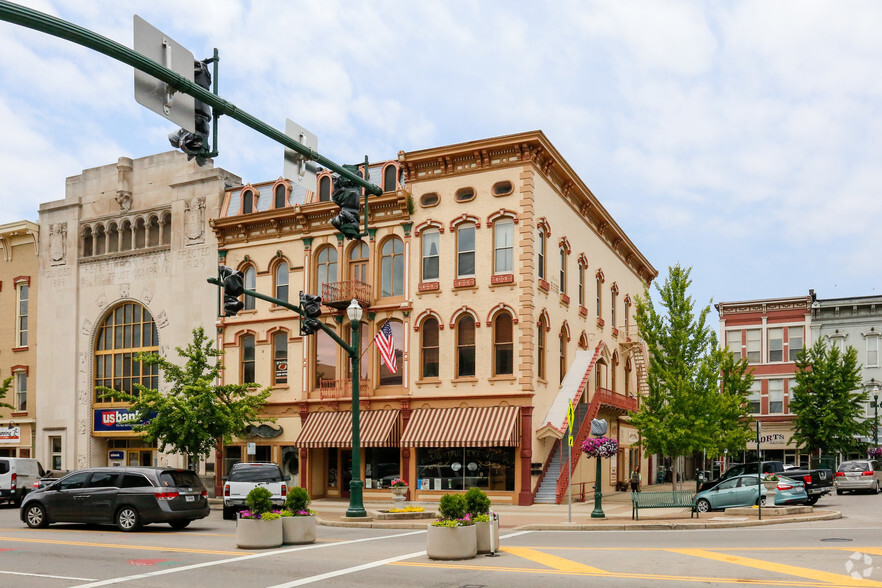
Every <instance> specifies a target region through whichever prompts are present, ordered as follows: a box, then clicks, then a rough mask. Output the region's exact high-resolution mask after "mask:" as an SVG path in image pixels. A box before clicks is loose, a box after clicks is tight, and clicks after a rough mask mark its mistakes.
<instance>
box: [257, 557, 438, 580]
mask: <svg viewBox="0 0 882 588" xmlns="http://www.w3.org/2000/svg"><path fill="white" fill-rule="evenodd" d="M422 555H426V552H425V551H415V552H413V553H408V554H407V555H399V556H398V557H390V558H388V559H381V560H378V561H372V562H370V563H366V564H362V565H360V566H353V567H351V568H346V569H343V570H336V571H333V572H327V573H325V574H319V575H317V576H310V577H308V578H301V579H300V580H295V581H293V582H288V583H286V584H276V585H275V586H270V587H269V588H293V587H294V586H304V585H306V584H312V583H313V582H321V581H322V580H329V579H331V578H336V577H338V576H345V575H346V574H352V573H355V572H360V571H362V570H369V569H371V568H376V567H378V566H384V565H387V564H391V563H395V562H398V561H402V560H405V559H411V558H414V557H420V556H422Z"/></svg>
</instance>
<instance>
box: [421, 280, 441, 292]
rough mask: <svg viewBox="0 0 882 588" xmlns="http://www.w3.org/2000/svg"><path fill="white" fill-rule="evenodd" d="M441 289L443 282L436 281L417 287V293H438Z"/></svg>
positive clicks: (422, 283)
mask: <svg viewBox="0 0 882 588" xmlns="http://www.w3.org/2000/svg"><path fill="white" fill-rule="evenodd" d="M440 289H441V282H439V281H437V280H435V281H432V282H420V283H419V285H418V286H417V292H420V293H422V292H437V291H438V290H440Z"/></svg>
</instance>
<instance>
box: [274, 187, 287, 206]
mask: <svg viewBox="0 0 882 588" xmlns="http://www.w3.org/2000/svg"><path fill="white" fill-rule="evenodd" d="M286 193H287V190H286V189H285V184H278V185H276V193H275V198H274V201H273V208H285V207H286V206H287V205H288V203H287V199H286V198H285V196H287V194H286Z"/></svg>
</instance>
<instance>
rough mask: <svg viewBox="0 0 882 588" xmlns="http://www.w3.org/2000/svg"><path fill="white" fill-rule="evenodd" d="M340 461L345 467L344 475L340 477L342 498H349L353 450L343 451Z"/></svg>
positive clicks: (341, 451)
mask: <svg viewBox="0 0 882 588" xmlns="http://www.w3.org/2000/svg"><path fill="white" fill-rule="evenodd" d="M340 461H341V462H342V463H341V465H342V466H343V475H342V476H341V477H340V496H341V497H342V498H349V482H351V481H352V450H351V449H341V450H340Z"/></svg>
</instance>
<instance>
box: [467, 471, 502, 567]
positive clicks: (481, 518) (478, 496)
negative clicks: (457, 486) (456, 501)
mask: <svg viewBox="0 0 882 588" xmlns="http://www.w3.org/2000/svg"><path fill="white" fill-rule="evenodd" d="M465 500H466V512H468V514H469V516H470V517H471V520H472V521H474V523H475V534H476V535H477V540H478V553H490V552H491V551H493V549H492V548H491V547H492V546H491V538H490V534H491V533H493V541H492V545H494V546H496V548H497V549H498V548H499V521H498V520H495V521H491V520H490V498H488V497H487V493H486V492H484V491H483V490H481V489H480V488H475V487H472V488H469V489H468V490H467V491H466V493H465Z"/></svg>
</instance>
